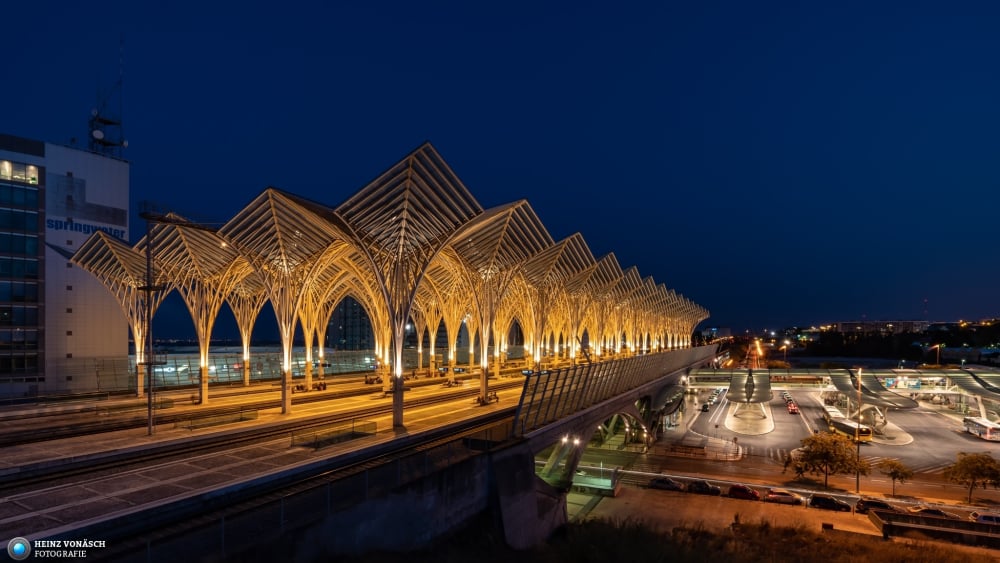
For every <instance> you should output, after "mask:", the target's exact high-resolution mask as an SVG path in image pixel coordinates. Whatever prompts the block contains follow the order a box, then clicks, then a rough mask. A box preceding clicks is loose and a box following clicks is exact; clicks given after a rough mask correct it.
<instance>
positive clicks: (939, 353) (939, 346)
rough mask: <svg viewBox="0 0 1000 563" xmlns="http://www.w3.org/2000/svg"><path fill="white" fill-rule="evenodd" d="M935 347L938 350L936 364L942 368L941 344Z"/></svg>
mask: <svg viewBox="0 0 1000 563" xmlns="http://www.w3.org/2000/svg"><path fill="white" fill-rule="evenodd" d="M934 347H935V348H937V361H936V362H935V365H937V366H940V365H941V345H940V344H936V345H934Z"/></svg>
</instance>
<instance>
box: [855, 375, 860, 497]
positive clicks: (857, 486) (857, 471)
mask: <svg viewBox="0 0 1000 563" xmlns="http://www.w3.org/2000/svg"><path fill="white" fill-rule="evenodd" d="M855 377H857V379H858V423H857V424H856V425H855V426H854V443H855V445H856V446H857V448H858V453H857V457H856V458H855V464H856V465H855V467H854V492H855V493H860V492H861V436H860V432H861V368H858V373H857V374H856V375H855Z"/></svg>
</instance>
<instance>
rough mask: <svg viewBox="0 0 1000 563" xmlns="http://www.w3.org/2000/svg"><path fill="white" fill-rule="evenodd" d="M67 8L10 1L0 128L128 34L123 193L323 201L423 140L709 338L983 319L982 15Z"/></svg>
mask: <svg viewBox="0 0 1000 563" xmlns="http://www.w3.org/2000/svg"><path fill="white" fill-rule="evenodd" d="M62 4H63V3H55V5H56V6H58V9H57V8H55V7H53V6H51V5H48V4H47V3H45V2H39V3H37V4H32V6H33V7H31V8H27V7H21V8H19V7H16V6H7V7H5V16H4V19H5V20H6V21H7V22H8V23H9V24H12V23H13V22H19V24H18V25H5V30H4V34H3V36H2V37H0V41H2V43H3V47H4V52H5V54H6V57H5V73H4V78H3V79H2V81H3V85H4V87H3V88H0V101H2V104H0V108H3V109H2V111H3V115H2V125H0V132H5V133H9V134H14V135H20V136H23V137H28V138H33V139H40V140H45V141H49V142H55V143H68V142H69V140H70V138H72V137H76V138H78V139H81V140H82V139H85V138H86V135H87V118H88V116H89V112H90V109H91V108H92V107H94V106H95V105H96V103H97V99H98V92H99V91H102V90H103V91H108V90H110V89H111V86H112V85H113V84H114V83H115V81H116V80H117V78H118V72H119V43H120V39H121V38H122V37H124V69H125V70H124V81H123V88H122V94H123V98H122V99H123V105H122V107H123V112H122V116H123V118H124V122H125V134H126V137H127V138H128V140H129V147H128V149H127V150H126V151H125V153H124V156H125V157H126V158H127V159H128V160H130V161H131V163H132V168H131V169H132V178H131V181H132V194H133V195H132V198H133V201H134V202H138V201H140V200H144V199H151V200H154V201H157V202H159V203H161V204H163V205H166V206H168V207H169V208H171V209H174V210H175V211H177V212H179V213H181V214H183V215H187V216H190V217H193V218H195V219H198V220H202V221H206V222H213V221H214V222H221V221H224V220H226V219H228V218H229V217H230V216H231V215H232V214H234V213H235V212H236V211H237V210H238V209H239V208H241V207H243V206H244V205H245V204H246V203H248V202H249V201H250V200H252V199H253V198H254V197H255V196H256V195H257V194H258V193H259V192H260V191H261V190H262V189H263V188H265V187H266V186H268V185H272V186H276V187H279V188H282V189H285V190H288V191H291V192H293V193H298V194H301V195H303V196H305V197H309V198H312V199H315V200H318V201H321V202H324V203H327V204H329V205H331V206H336V205H337V204H339V203H341V202H342V201H344V200H345V199H346V198H347V197H349V196H350V195H351V194H353V193H354V192H355V191H357V190H358V189H360V188H361V187H362V186H363V185H364V184H365V183H366V182H368V181H369V180H371V179H372V178H374V177H375V176H377V175H378V174H379V173H380V172H382V171H383V170H384V169H385V168H387V167H388V166H390V165H391V164H393V163H394V162H396V161H397V160H399V159H400V158H402V157H403V156H405V155H406V154H407V153H408V152H409V151H410V150H412V149H413V148H415V147H416V146H417V145H419V144H420V143H421V142H423V141H424V140H430V141H431V142H432V143H433V144H434V146H435V147H436V148H437V149H438V151H439V152H440V153H441V154H442V156H443V157H444V158H445V160H447V161H448V162H449V164H450V165H451V166H452V168H453V169H454V170H455V172H456V173H457V174H458V175H459V177H460V178H462V180H463V181H464V182H465V184H466V185H467V187H468V188H469V189H470V191H471V192H472V193H473V195H474V196H475V197H476V198H477V199H478V200H479V201H480V203H481V204H482V205H483V206H484V207H487V208H489V207H492V206H494V205H499V204H502V203H507V202H510V201H514V200H517V199H522V198H526V199H528V200H529V201H530V202H531V204H532V207H533V208H534V209H535V211H536V213H538V215H539V216H540V217H541V219H542V221H543V222H544V223H545V225H546V226H547V227H548V229H549V232H550V233H551V234H552V236H553V238H555V239H556V240H560V239H562V238H564V237H567V236H569V235H571V234H573V233H574V232H580V233H582V234H583V236H584V239H585V240H586V241H587V243H588V245H589V246H590V249H591V251H592V252H593V254H594V256H595V257H596V258H600V257H602V256H603V255H604V254H606V253H608V252H612V251H613V252H614V253H615V254H616V256H617V257H618V260H619V262H620V263H621V264H622V266H623V267H624V268H628V267H630V266H633V265H634V266H636V267H637V268H638V270H639V272H640V274H642V275H643V276H652V277H653V278H654V279H655V280H656V281H657V282H660V283H665V284H666V285H667V286H668V287H669V288H672V289H675V290H676V291H678V292H679V293H682V294H683V295H684V296H686V297H687V298H689V299H691V300H693V301H695V302H697V303H698V304H700V305H702V306H704V307H706V308H708V309H709V310H710V311H711V313H712V318H711V319H709V321H708V322H707V323H706V324H709V325H715V326H727V327H731V328H733V329H734V330H735V331H743V330H744V329H750V330H761V329H764V328H772V329H773V328H780V327H784V326H789V325H796V324H797V325H810V324H820V323H826V322H831V321H837V320H856V319H860V318H867V319H870V320H875V319H884V320H896V319H925V318H926V319H928V320H931V321H950V320H957V319H960V318H964V319H979V318H984V317H994V316H1000V306H998V298H997V287H998V283H997V280H998V278H1000V260H998V258H997V257H998V252H997V239H998V237H997V235H996V233H997V229H996V224H997V218H998V213H1000V205H998V203H1000V195H998V191H997V184H998V179H1000V168H998V164H1000V109H998V108H1000V80H998V78H1000V77H998V73H1000V65H998V64H997V61H998V60H1000V56H998V55H1000V49H998V47H1000V34H997V33H996V30H997V29H1000V7H998V6H1000V5H997V4H995V3H991V2H949V3H940V2H933V3H931V2H927V3H923V2H840V3H817V2H801V3H799V2H767V3H757V2H735V1H734V2H701V1H699V2H683V3H681V2H645V3H626V4H629V5H624V6H623V5H617V4H616V5H612V4H608V3H604V2H601V3H596V2H595V3H588V2H572V3H569V2H567V3H545V4H546V5H545V6H537V5H535V3H530V2H524V3H500V4H492V5H485V4H482V3H478V2H432V3H429V4H424V3H408V2H378V3H351V4H365V6H355V5H351V6H346V7H342V8H340V7H338V8H331V7H325V6H322V3H320V2H314V3H295V2H287V3H273V2H268V3H261V4H259V5H258V4H255V3H254V2H242V3H239V4H238V5H237V4H233V6H234V8H232V9H229V8H227V9H222V8H212V7H209V6H208V4H209V3H207V2H205V3H201V4H188V5H186V6H184V8H185V9H182V5H181V4H178V3H173V2H170V3H168V2H160V3H142V4H143V5H144V7H143V8H137V7H134V6H131V5H130V4H129V3H116V2H101V3H96V4H95V3H89V2H87V3H79V5H76V6H70V7H68V8H67V7H64V6H63V5H62ZM66 4H71V3H66ZM539 4H542V3H539ZM149 6H156V8H150V7H149ZM237 6H238V9H237V8H236V7H237ZM195 7H196V9H195ZM138 10H142V11H141V12H140V11H138ZM142 228H143V225H142V223H141V221H139V220H138V219H135V220H134V222H133V228H132V238H133V240H137V239H138V238H139V236H141V232H142ZM925 299H926V300H927V301H926V313H925V301H924V300H925ZM160 314H161V315H163V318H165V319H167V321H169V320H170V319H171V318H176V319H180V322H179V323H178V324H177V326H176V328H168V329H166V330H165V331H161V332H160V334H161V335H163V336H191V335H193V334H194V332H193V330H192V329H190V328H189V327H190V325H188V324H184V323H185V322H186V318H187V317H186V312H185V311H183V310H180V311H175V312H169V311H166V310H161V313H160ZM227 315H228V313H227ZM158 320H159V319H158ZM162 322H166V321H162ZM226 325H227V323H224V322H222V323H220V330H223V331H224V330H225V329H224V328H223V327H225V326H226ZM171 330H176V332H170V331H171ZM216 336H226V335H225V334H220V333H219V332H218V331H217V333H216Z"/></svg>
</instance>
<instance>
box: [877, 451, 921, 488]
mask: <svg viewBox="0 0 1000 563" xmlns="http://www.w3.org/2000/svg"><path fill="white" fill-rule="evenodd" d="M878 470H879V473H881V474H882V475H885V476H886V477H888V478H890V479H892V496H896V481H899V482H900V483H905V482H906V480H907V479H910V478H911V477H913V470H912V469H910V468H909V467H907V466H906V465H904V464H903V462H901V461H899V460H898V459H883V460H882V461H880V462H878Z"/></svg>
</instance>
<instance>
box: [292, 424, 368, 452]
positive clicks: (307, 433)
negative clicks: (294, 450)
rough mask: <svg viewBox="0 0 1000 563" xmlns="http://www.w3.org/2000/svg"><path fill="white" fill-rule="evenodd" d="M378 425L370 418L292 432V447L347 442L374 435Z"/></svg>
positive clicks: (317, 446) (318, 447)
mask: <svg viewBox="0 0 1000 563" xmlns="http://www.w3.org/2000/svg"><path fill="white" fill-rule="evenodd" d="M377 431H378V425H377V424H376V423H375V422H374V421H370V420H362V421H358V420H352V421H351V422H349V423H341V424H331V425H328V426H321V427H319V428H310V429H308V430H297V431H294V432H292V447H295V446H304V447H308V448H312V449H314V450H318V449H320V448H323V447H326V446H331V445H333V444H339V443H341V442H347V441H348V440H354V439H356V438H362V437H365V436H374V435H375V433H376V432H377Z"/></svg>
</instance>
